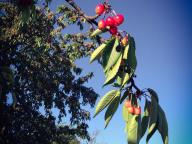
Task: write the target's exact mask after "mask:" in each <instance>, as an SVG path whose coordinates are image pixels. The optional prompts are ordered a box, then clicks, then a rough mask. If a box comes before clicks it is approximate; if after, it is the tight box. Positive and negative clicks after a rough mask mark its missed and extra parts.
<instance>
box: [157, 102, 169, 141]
mask: <svg viewBox="0 0 192 144" xmlns="http://www.w3.org/2000/svg"><path fill="white" fill-rule="evenodd" d="M158 121H159V123H158V126H157V129H158V131H159V133H160V134H161V137H162V140H163V143H164V144H168V124H167V119H166V116H165V112H164V111H163V109H162V108H161V106H160V105H159V114H158Z"/></svg>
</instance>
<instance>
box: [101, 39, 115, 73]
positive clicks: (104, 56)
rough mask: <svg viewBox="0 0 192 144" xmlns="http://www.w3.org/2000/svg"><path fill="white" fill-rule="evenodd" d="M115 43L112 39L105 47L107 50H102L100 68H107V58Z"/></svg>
mask: <svg viewBox="0 0 192 144" xmlns="http://www.w3.org/2000/svg"><path fill="white" fill-rule="evenodd" d="M114 43H115V38H112V39H111V41H110V42H109V44H108V45H107V48H105V49H104V51H103V54H102V66H103V69H105V67H106V66H107V63H108V61H109V57H110V55H111V52H112V49H113V45H114Z"/></svg>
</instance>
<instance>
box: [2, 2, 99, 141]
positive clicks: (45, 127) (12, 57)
mask: <svg viewBox="0 0 192 144" xmlns="http://www.w3.org/2000/svg"><path fill="white" fill-rule="evenodd" d="M0 12H1V15H0V34H1V36H0V47H1V48H0V117H1V118H0V143H4V144H8V143H13V142H14V143H20V144H25V143H27V144H28V143H35V144H42V143H58V144H60V143H79V142H78V140H77V139H76V137H81V138H83V139H89V135H88V132H87V128H88V125H87V123H86V121H87V120H89V119H90V114H89V112H88V111H87V110H86V109H85V108H84V106H85V105H90V106H91V107H93V106H94V104H95V101H96V99H97V97H98V94H97V93H95V92H94V90H93V89H92V88H91V87H87V86H85V85H84V84H85V83H86V82H87V81H88V80H89V79H90V78H91V77H92V76H93V74H92V73H88V74H86V75H83V76H82V75H81V72H82V69H81V68H79V67H78V66H77V65H75V60H76V59H79V58H82V57H84V56H87V55H89V54H90V52H91V51H92V50H93V49H94V48H95V44H94V43H93V42H94V41H95V39H92V40H91V41H92V42H90V39H89V37H88V36H89V32H87V33H74V34H62V30H63V29H65V28H67V26H69V25H77V26H79V28H80V29H82V28H83V27H82V26H83V25H82V22H84V21H85V18H83V17H81V16H79V14H78V13H75V12H74V10H73V9H71V8H70V7H68V6H66V5H62V6H60V7H59V8H58V11H57V12H56V13H54V12H51V10H50V9H49V7H48V5H47V4H45V5H44V6H36V5H35V1H22V0H18V1H11V2H10V1H9V2H3V3H2V2H1V3H0ZM8 99H10V101H11V100H13V103H12V104H9V103H8V101H9V100H8ZM42 108H43V110H44V114H43V112H42V111H41V110H40V109H42ZM52 108H56V109H57V110H58V111H59V115H58V116H57V117H56V116H55V115H54V114H53V113H52ZM65 117H68V118H70V122H69V123H67V124H63V123H62V122H63V119H64V118H65ZM58 123H60V125H58ZM72 140H73V142H72Z"/></svg>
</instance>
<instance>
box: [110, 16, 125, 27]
mask: <svg viewBox="0 0 192 144" xmlns="http://www.w3.org/2000/svg"><path fill="white" fill-rule="evenodd" d="M113 19H114V21H115V26H119V25H120V24H122V23H123V22H124V16H123V15H122V14H118V15H116V16H114V17H113Z"/></svg>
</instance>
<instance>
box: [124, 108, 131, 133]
mask: <svg viewBox="0 0 192 144" xmlns="http://www.w3.org/2000/svg"><path fill="white" fill-rule="evenodd" d="M122 114H123V119H124V121H126V122H129V117H130V116H131V114H130V113H129V112H128V109H127V108H126V107H125V105H123V110H122ZM126 129H127V130H128V124H127V123H126ZM126 132H127V131H126Z"/></svg>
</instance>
